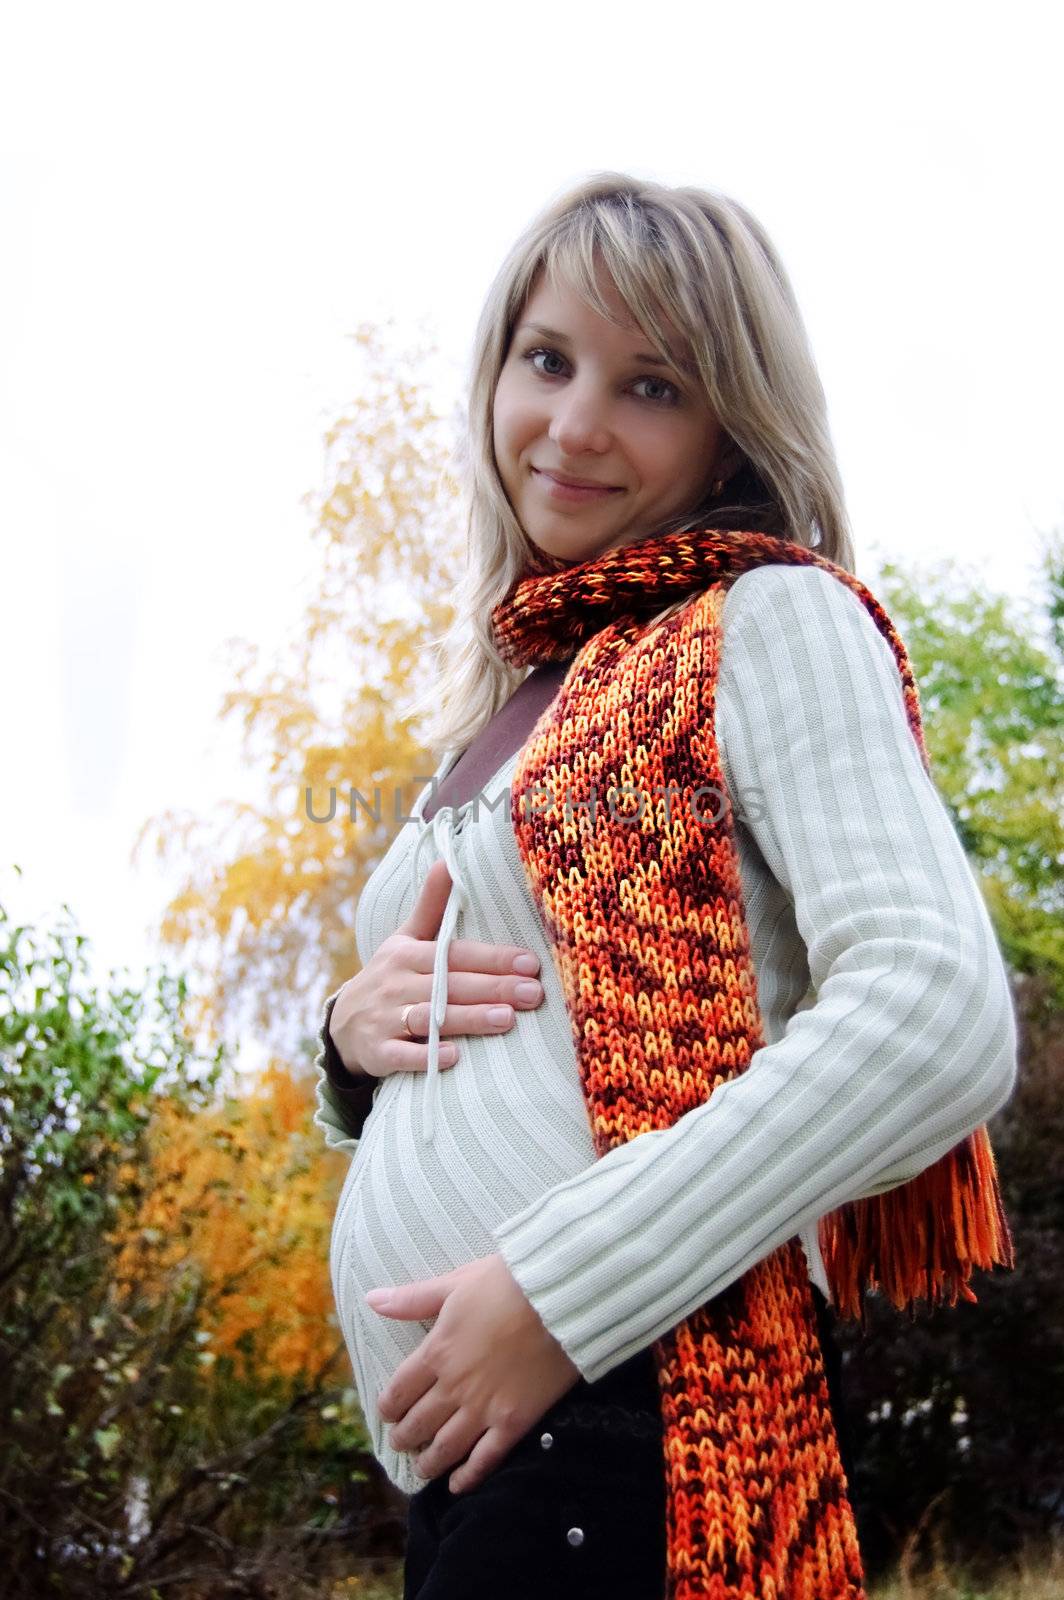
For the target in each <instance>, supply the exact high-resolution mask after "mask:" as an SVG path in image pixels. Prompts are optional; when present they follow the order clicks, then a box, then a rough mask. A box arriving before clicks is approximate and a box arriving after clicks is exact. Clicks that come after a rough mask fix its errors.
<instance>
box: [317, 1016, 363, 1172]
mask: <svg viewBox="0 0 1064 1600" xmlns="http://www.w3.org/2000/svg"><path fill="white" fill-rule="evenodd" d="M339 992H340V991H339V990H337V991H336V994H331V995H330V996H329V998H328V999H327V1000H326V1002H325V1007H324V1010H323V1013H322V1019H321V1027H320V1029H319V1032H318V1053H317V1055H316V1056H315V1058H314V1069H315V1071H316V1072H317V1074H318V1081H317V1085H316V1088H315V1100H316V1109H315V1112H314V1116H313V1119H312V1120H313V1122H314V1124H315V1126H316V1127H318V1128H320V1129H321V1131H322V1133H323V1134H324V1135H325V1143H326V1145H327V1146H328V1147H329V1149H330V1150H347V1151H349V1152H351V1153H353V1152H354V1150H355V1148H356V1146H357V1144H358V1141H359V1139H361V1137H362V1129H363V1127H364V1126H365V1123H366V1118H367V1117H368V1116H369V1114H370V1111H371V1110H372V1109H373V1097H374V1094H375V1093H376V1090H377V1088H378V1086H379V1084H380V1079H379V1078H374V1077H371V1076H370V1074H369V1073H364V1074H362V1075H360V1076H352V1074H351V1073H350V1072H348V1070H347V1068H346V1067H345V1066H344V1063H343V1060H342V1058H341V1056H340V1052H339V1051H338V1050H337V1048H336V1046H335V1044H334V1043H333V1041H332V1036H331V1034H330V1033H329V1023H330V1020H331V1018H332V1012H333V1006H334V1005H335V1004H336V999H337V995H338V994H339Z"/></svg>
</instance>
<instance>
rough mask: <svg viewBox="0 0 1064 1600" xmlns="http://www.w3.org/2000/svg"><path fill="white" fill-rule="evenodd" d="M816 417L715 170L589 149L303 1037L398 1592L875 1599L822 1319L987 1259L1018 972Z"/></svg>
mask: <svg viewBox="0 0 1064 1600" xmlns="http://www.w3.org/2000/svg"><path fill="white" fill-rule="evenodd" d="M825 410H826V407H825V399H824V394H823V391H822V388H821V385H820V382H819V379H818V377H817V373H816V368H815V365H814V362H813V358H812V355H811V353H810V350H809V347H808V344H807V341H806V336H805V333H804V330H803V326H802V322H801V318H800V315H799V312H798V309H797V306H796V304H795V300H794V296H793V293H792V290H791V288H790V285H789V282H788V279H787V276H786V274H785V271H784V269H783V267H782V265H781V263H780V261H779V258H778V255H777V253H776V252H775V250H774V248H773V246H772V244H771V242H770V240H769V239H768V238H767V237H766V234H765V232H764V230H763V229H762V228H761V226H760V225H759V223H758V222H757V221H756V220H755V219H754V218H753V217H752V216H751V215H750V214H749V212H748V211H747V210H746V209H745V208H744V207H742V206H740V205H738V204H737V203H736V202H734V201H733V200H730V199H728V198H727V197H725V196H722V195H720V194H717V193H713V192H709V191H703V190H700V189H693V188H667V187H665V186H663V185H659V184H654V183H644V182H640V181H637V180H635V179H632V178H629V177H627V176H625V175H623V174H614V173H606V174H599V175H596V176H594V177H592V178H590V179H589V180H587V181H585V182H583V183H581V184H580V185H579V186H577V188H576V189H574V190H573V191H571V192H570V193H568V194H566V195H564V196H562V197H561V198H560V199H557V200H556V201H554V202H553V203H552V204H551V205H549V206H548V207H547V209H546V210H545V211H544V212H543V213H542V214H541V215H540V216H538V217H537V218H536V219H535V220H534V221H533V223H532V224H531V225H530V226H529V228H528V229H527V230H526V232H525V233H524V234H523V235H522V237H521V238H520V239H519V240H518V241H517V243H516V244H515V245H514V247H513V249H512V250H511V252H510V254H509V256H508V257H507V259H506V260H505V262H504V263H503V265H502V267H501V269H500V271H499V273H498V275H497V277H496V279H495V282H494V283H493V285H492V287H491V290H490V292H489V295H488V298H487V302H486V304H485V306H484V310H483V313H482V315H481V318H480V322H479V325H478V328H477V332H476V337H475V344H474V351H473V362H472V372H471V387H470V400H469V421H468V461H469V466H470V473H469V486H468V489H469V503H470V541H469V565H468V571H467V574H466V579H465V585H464V588H463V591H462V593H461V594H460V595H459V596H458V605H457V608H456V609H457V618H456V627H455V632H454V634H453V635H452V636H450V637H449V638H448V639H447V640H445V641H444V644H443V650H442V654H441V658H440V662H439V668H440V670H439V673H438V675H437V676H436V677H435V679H434V682H433V691H432V692H433V706H434V707H435V709H436V711H437V720H436V724H435V735H436V737H435V739H434V741H433V742H434V743H435V745H436V748H437V750H438V751H442V757H441V759H440V761H439V764H438V766H437V769H436V772H435V774H434V777H433V780H432V782H431V784H430V785H429V786H428V788H427V789H425V790H423V791H422V793H421V794H420V796H419V797H418V800H417V804H416V805H415V808H414V816H413V818H412V819H411V821H410V822H409V823H407V824H405V825H404V826H403V827H401V828H400V830H399V832H398V834H397V835H396V837H395V839H394V840H393V842H392V844H391V846H390V848H389V850H388V851H387V853H386V855H385V856H384V857H383V859H382V860H381V861H380V862H379V864H378V865H377V867H376V869H375V870H374V872H373V874H372V875H371V877H370V878H369V880H368V882H367V883H366V886H365V888H364V890H363V893H362V895H361V898H360V900H359V904H358V908H357V918H356V928H355V936H356V944H357V951H358V960H359V970H358V971H357V972H356V973H355V974H354V975H353V976H352V977H351V978H350V979H349V980H348V981H347V982H345V983H344V984H343V985H342V987H341V988H340V989H339V990H338V991H337V992H336V993H335V994H333V995H331V996H330V997H329V999H328V1001H327V1002H326V1005H325V1013H324V1017H323V1021H322V1034H321V1043H322V1050H321V1054H320V1056H319V1059H318V1067H319V1084H318V1098H319V1106H318V1112H317V1121H318V1122H319V1124H320V1126H321V1128H322V1129H323V1131H324V1134H325V1138H326V1140H327V1142H328V1143H329V1144H330V1145H332V1146H334V1147H336V1148H339V1149H345V1150H348V1151H350V1152H351V1154H352V1156H353V1159H352V1162H351V1166H350V1169H349V1171H348V1173H347V1177H346V1181H345V1184H344V1187H343V1191H342V1194H341V1197H340V1201H339V1205H338V1209H337V1213H336V1218H335V1222H334V1227H333V1244H332V1260H331V1265H332V1275H333V1287H334V1292H335V1296H336V1303H337V1307H338V1310H339V1315H340V1319H341V1325H342V1327H343V1331H344V1335H345V1338H346V1340H347V1343H348V1347H349V1349H350V1353H351V1359H352V1363H353V1366H354V1372H355V1378H356V1382H357V1386H358V1392H359V1395H360V1398H361V1401H362V1405H363V1408H364V1411H365V1416H366V1421H367V1426H368V1428H369V1430H370V1435H371V1439H372V1443H373V1448H374V1451H375V1453H376V1455H377V1456H378V1458H379V1459H380V1461H381V1462H382V1463H383V1465H384V1467H385V1469H386V1471H387V1472H388V1474H389V1476H390V1477H391V1479H392V1481H393V1482H394V1483H395V1484H396V1485H397V1486H398V1487H399V1488H400V1489H401V1490H403V1492H404V1493H405V1494H407V1495H408V1496H410V1500H409V1526H408V1539H407V1558H406V1568H405V1591H404V1592H405V1596H406V1600H481V1597H483V1600H488V1597H490V1600H522V1597H525V1596H528V1597H532V1596H535V1597H537V1600H548V1597H553V1596H564V1595H570V1594H571V1595H574V1596H575V1595H579V1596H581V1597H583V1600H587V1597H593V1596H598V1595H602V1596H606V1595H608V1596H610V1597H611V1600H628V1597H630V1600H659V1597H663V1596H669V1597H670V1600H674V1597H684V1600H687V1597H693V1596H696V1595H698V1596H700V1595H713V1596H714V1597H716V1600H732V1597H739V1596H743V1597H747V1600H748V1597H758V1600H760V1597H764V1600H770V1597H771V1600H790V1597H792V1596H793V1597H807V1600H836V1597H846V1600H860V1597H862V1596H863V1595H864V1588H863V1571H862V1563H861V1556H860V1550H859V1546H858V1541H857V1534H856V1528H855V1523H854V1517H853V1509H852V1504H851V1498H850V1484H851V1481H852V1460H851V1457H850V1453H849V1442H848V1436H847V1434H846V1429H845V1421H844V1418H843V1416H842V1411H841V1404H840V1396H839V1392H838V1383H837V1377H838V1373H837V1366H836V1356H835V1351H834V1348H833V1345H832V1340H831V1322H832V1320H833V1319H834V1317H836V1316H848V1317H851V1318H860V1317H861V1314H862V1302H863V1296H864V1294H865V1292H866V1291H867V1290H878V1291H879V1292H881V1293H884V1294H887V1295H888V1296H889V1297H890V1298H891V1300H892V1302H893V1303H894V1304H895V1305H897V1306H899V1307H902V1306H908V1305H910V1304H912V1303H914V1302H915V1300H916V1299H917V1298H918V1297H924V1298H926V1299H927V1300H929V1301H931V1302H935V1301H937V1300H940V1299H943V1298H945V1299H948V1300H949V1301H950V1302H951V1303H952V1302H954V1301H955V1300H956V1298H957V1295H958V1294H962V1295H964V1296H965V1297H966V1298H968V1299H973V1298H975V1297H974V1295H973V1292H972V1290H971V1288H970V1287H969V1283H968V1280H969V1278H970V1275H971V1272H972V1269H973V1267H980V1268H982V1269H984V1270H986V1269H990V1268H992V1267H993V1266H994V1265H995V1264H999V1265H1002V1266H1006V1267H1007V1266H1010V1265H1011V1264H1012V1254H1011V1239H1010V1237H1009V1231H1008V1225H1007V1221H1006V1219H1005V1217H1004V1214H1003V1212H1002V1209H1001V1203H1000V1195H999V1192H998V1187H997V1176H996V1170H995V1166H994V1159H993V1153H992V1150H991V1147H990V1142H989V1139H988V1137H987V1132H986V1128H985V1122H986V1121H987V1119H988V1118H990V1117H991V1116H992V1115H993V1114H994V1113H995V1112H996V1111H997V1110H998V1109H999V1108H1000V1107H1001V1106H1002V1105H1003V1104H1004V1102H1005V1101H1006V1100H1007V1098H1008V1097H1009V1094H1010V1093H1011V1090H1012V1087H1013V1084H1014V1081H1015V1075H1016V1028H1015V1018H1014V1014H1013V1009H1012V1003H1011V995H1010V990H1009V986H1008V981H1007V977H1006V973H1005V969H1004V965H1003V961H1002V958H1001V954H1000V951H999V948H998V946H997V943H996V941H995V938H994V934H993V931H992V928H991V926H990V923H989V919H988V916H987V912H986V909H985V906H984V903H983V900H982V897H981V894H980V892H979V889H978V886H977V884H976V881H975V878H974V876H973V874H972V872H971V870H970V868H969V866H968V863H967V860H966V858H965V855H964V853H963V850H962V848H961V845H960V842H959V840H958V837H957V834H956V832H955V830H954V828H953V826H952V824H951V821H950V818H949V815H948V813H947V812H946V810H945V807H944V805H943V803H942V801H941V799H940V797H939V795H938V793H937V791H936V788H935V785H934V782H933V780H932V777H931V775H930V770H929V764H928V758H927V752H926V748H925V745H924V741H923V733H922V727H921V718H920V707H919V701H918V694H917V687H916V684H915V683H914V681H913V677H912V672H911V668H910V666H909V662H908V658H907V655H906V651H905V648H904V645H903V643H902V641H901V639H900V637H899V635H898V633H897V631H896V630H895V628H894V627H893V625H892V623H891V621H890V619H889V617H887V615H886V613H885V612H884V611H883V608H882V607H881V606H880V605H879V603H878V602H877V601H876V599H875V597H874V596H873V595H872V593H871V592H870V591H869V590H868V589H867V588H866V587H865V586H864V585H863V584H862V583H861V582H860V581H859V580H858V579H857V578H856V577H855V576H854V575H853V565H854V558H853V550H852V545H851V540H850V535H849V531H848V525H847V518H846V512H845V506H844V500H843V493H842V488H841V485H840V481H839V474H838V469H837V466H836V462H835V459H834V455H833V451H832V446H831V441H830V436H829V432H828V427H827V422H826V415H825ZM897 467H898V472H899V473H903V472H904V462H900V461H899V462H898V463H897Z"/></svg>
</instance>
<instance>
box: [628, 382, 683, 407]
mask: <svg viewBox="0 0 1064 1600" xmlns="http://www.w3.org/2000/svg"><path fill="white" fill-rule="evenodd" d="M636 382H637V383H651V384H653V383H658V384H660V385H661V386H662V388H663V389H666V390H668V394H667V395H666V396H663V397H661V398H660V399H658V400H656V401H655V402H654V403H655V404H656V405H672V406H674V405H677V404H678V403H679V399H680V391H679V389H677V387H676V385H675V384H674V383H669V382H667V380H666V379H665V378H637V379H636ZM648 398H651V399H652V398H653V396H649V397H648Z"/></svg>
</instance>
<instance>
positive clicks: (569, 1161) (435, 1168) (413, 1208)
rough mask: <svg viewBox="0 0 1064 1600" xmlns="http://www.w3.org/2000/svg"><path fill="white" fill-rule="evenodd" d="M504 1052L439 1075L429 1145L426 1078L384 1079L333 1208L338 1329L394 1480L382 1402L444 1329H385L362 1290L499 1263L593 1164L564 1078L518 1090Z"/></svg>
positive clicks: (473, 1051)
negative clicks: (539, 1209)
mask: <svg viewBox="0 0 1064 1600" xmlns="http://www.w3.org/2000/svg"><path fill="white" fill-rule="evenodd" d="M499 1045H500V1041H499V1040H484V1039H468V1040H466V1041H464V1049H465V1051H466V1053H465V1056H464V1059H463V1061H461V1062H459V1065H458V1066H457V1067H455V1068H454V1069H451V1070H449V1071H447V1072H445V1073H443V1074H441V1077H440V1082H439V1089H440V1098H439V1106H438V1115H437V1119H436V1139H435V1142H434V1143H426V1142H425V1141H424V1140H423V1138H422V1131H421V1130H422V1123H421V1112H422V1095H423V1093H424V1089H425V1077H424V1074H421V1073H397V1074H395V1075H394V1076H392V1077H389V1078H387V1079H386V1080H385V1082H384V1084H383V1085H382V1087H381V1090H380V1091H379V1093H378V1095H377V1099H376V1101H375V1103H374V1106H373V1110H372V1112H371V1113H370V1116H369V1117H368V1119H367V1121H366V1124H365V1128H364V1130H363V1135H362V1138H361V1139H360V1141H359V1144H358V1148H357V1149H356V1151H355V1155H354V1158H353V1160H352V1162H351V1166H350V1168H349V1170H348V1173H347V1177H346V1179H345V1182H344V1185H343V1188H342V1190H341V1193H340V1198H339V1201H338V1203H337V1208H336V1214H335V1217H334V1220H333V1228H332V1241H331V1249H330V1265H331V1272H332V1282H333V1294H334V1298H335V1301H336V1309H337V1315H338V1318H339V1323H340V1328H341V1331H342V1333H343V1336H344V1340H345V1342H346V1344H347V1347H348V1351H349V1354H350V1356H351V1363H352V1367H353V1369H354V1374H355V1382H356V1385H357V1388H358V1393H359V1398H360V1400H361V1402H362V1409H363V1412H364V1414H365V1418H366V1424H367V1428H368V1429H369V1432H370V1437H371V1441H372V1444H373V1449H374V1453H375V1454H376V1455H377V1457H378V1459H379V1460H381V1461H382V1463H383V1464H384V1466H385V1468H386V1469H387V1470H388V1472H389V1474H390V1475H392V1476H393V1478H394V1473H395V1472H396V1471H398V1462H397V1459H396V1457H395V1456H394V1455H393V1454H391V1453H390V1452H389V1451H388V1449H387V1448H386V1440H385V1439H384V1436H383V1429H382V1426H381V1424H380V1422H379V1419H378V1418H377V1415H376V1404H377V1399H378V1397H379V1395H380V1393H381V1391H382V1390H383V1388H384V1386H385V1385H386V1384H387V1382H388V1381H389V1379H390V1378H391V1376H392V1374H393V1373H394V1372H395V1369H396V1368H397V1367H398V1366H400V1365H401V1364H402V1362H403V1361H404V1360H405V1359H406V1358H407V1356H409V1355H411V1354H412V1353H413V1352H414V1351H415V1350H416V1349H417V1347H418V1345H419V1344H420V1343H421V1341H422V1340H423V1339H424V1337H425V1335H426V1334H427V1333H428V1332H429V1331H430V1329H431V1328H432V1326H433V1321H434V1320H435V1319H427V1320H424V1321H417V1322H414V1321H406V1320H400V1319H398V1318H395V1317H386V1316H383V1315H382V1314H381V1313H379V1312H375V1311H373V1310H372V1309H371V1308H370V1307H369V1306H368V1305H366V1303H365V1298H364V1297H365V1294H366V1292H367V1290H369V1289H374V1288H380V1287H385V1286H389V1285H393V1284H401V1283H412V1282H414V1281H416V1280H418V1279H422V1278H432V1277H436V1276H438V1275H439V1274H441V1273H445V1272H450V1271H453V1269H454V1268H455V1267H459V1266H463V1265H464V1264H465V1263H466V1262H468V1261H474V1260H479V1259H480V1258H481V1257H483V1256H486V1255H490V1254H491V1253H492V1252H493V1251H494V1249H495V1243H494V1240H493V1238H492V1230H493V1229H494V1228H495V1227H497V1226H498V1224H499V1223H501V1222H503V1221H504V1220H505V1219H506V1218H507V1217H511V1216H514V1215H516V1213H518V1212H519V1211H521V1210H523V1209H524V1208H525V1206H527V1205H530V1204H532V1203H533V1202H534V1201H535V1200H537V1199H538V1198H539V1197H540V1196H541V1195H542V1194H544V1193H545V1192H546V1191H547V1190H548V1189H549V1188H551V1187H553V1186H554V1185H555V1184H556V1183H561V1182H563V1181H564V1180H565V1179H566V1178H568V1177H571V1176H572V1175H573V1174H574V1173H576V1172H579V1171H582V1170H583V1169H584V1168H585V1167H586V1166H587V1165H588V1164H589V1163H590V1162H591V1161H593V1160H594V1159H595V1155H594V1147H593V1145H592V1142H591V1132H590V1126H589V1123H588V1119H587V1112H586V1109H585V1106H584V1101H583V1095H582V1092H581V1090H580V1086H579V1084H578V1083H577V1082H576V1081H575V1080H572V1081H570V1082H566V1081H564V1080H563V1079H562V1078H561V1075H559V1079H558V1080H557V1081H552V1082H549V1083H548V1084H547V1085H546V1087H545V1089H544V1086H543V1084H542V1081H541V1080H538V1079H537V1077H536V1075H535V1074H532V1075H530V1076H529V1075H527V1074H526V1075H524V1081H523V1082H522V1081H521V1076H520V1074H519V1063H515V1062H514V1061H513V1060H512V1059H506V1058H505V1056H504V1055H503V1053H502V1051H501V1050H500V1049H499ZM470 1046H473V1047H474V1048H469V1047H470ZM477 1046H479V1048H476V1047H477ZM493 1047H494V1048H493ZM463 1066H464V1067H465V1069H466V1077H465V1079H464V1080H463V1079H460V1078H459V1077H458V1074H459V1072H460V1071H461V1069H462V1067H463ZM531 1080H534V1081H531ZM544 1096H545V1098H544ZM395 1481H398V1480H395ZM404 1492H405V1493H409V1492H411V1491H410V1490H409V1489H405V1490H404Z"/></svg>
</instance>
